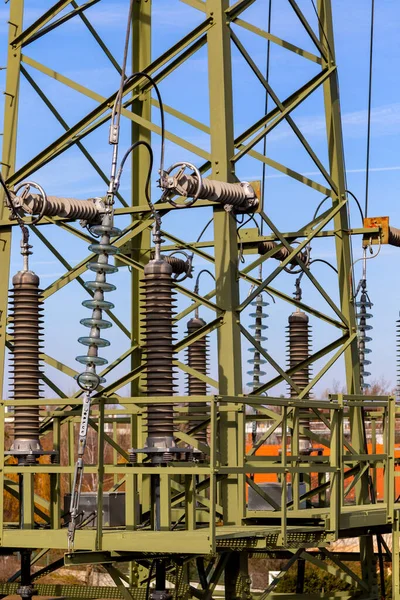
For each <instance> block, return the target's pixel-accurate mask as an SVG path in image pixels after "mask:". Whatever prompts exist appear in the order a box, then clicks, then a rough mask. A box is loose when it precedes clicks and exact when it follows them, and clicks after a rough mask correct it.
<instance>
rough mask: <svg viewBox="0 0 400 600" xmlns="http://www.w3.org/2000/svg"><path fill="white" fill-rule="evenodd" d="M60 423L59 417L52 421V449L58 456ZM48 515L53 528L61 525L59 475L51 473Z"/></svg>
mask: <svg viewBox="0 0 400 600" xmlns="http://www.w3.org/2000/svg"><path fill="white" fill-rule="evenodd" d="M60 441H61V425H60V419H58V418H56V419H54V422H53V449H54V450H55V452H57V456H58V457H59V456H60V451H61V447H60ZM58 462H60V459H58ZM50 507H51V508H50V516H51V526H52V528H53V529H60V527H61V475H60V474H59V473H52V474H51V475H50Z"/></svg>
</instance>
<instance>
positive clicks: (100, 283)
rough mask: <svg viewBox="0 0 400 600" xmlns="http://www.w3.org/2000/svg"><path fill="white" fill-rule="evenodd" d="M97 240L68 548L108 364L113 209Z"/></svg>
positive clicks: (96, 229) (96, 231) (94, 229)
mask: <svg viewBox="0 0 400 600" xmlns="http://www.w3.org/2000/svg"><path fill="white" fill-rule="evenodd" d="M89 231H90V233H91V234H92V235H93V236H97V239H94V240H93V243H92V244H90V246H89V250H90V251H91V252H92V253H94V254H95V255H96V256H97V259H96V260H95V261H92V262H89V263H88V264H87V268H88V269H89V270H90V271H92V272H94V273H96V277H95V280H94V281H88V282H87V283H85V287H86V288H87V289H88V290H90V291H91V292H93V297H92V298H91V299H90V300H84V302H83V303H82V304H83V306H84V307H85V308H89V309H90V310H91V311H92V314H91V316H90V317H88V318H84V319H82V320H81V325H83V326H84V327H87V328H88V329H89V335H87V336H82V337H80V338H79V340H78V341H79V343H81V344H83V345H84V346H86V347H87V352H86V354H84V355H79V356H77V357H76V360H77V361H78V362H79V363H81V364H83V365H85V370H84V371H83V372H82V373H80V374H79V375H77V376H76V380H77V382H78V385H79V387H80V388H81V389H82V390H83V391H84V395H83V407H82V416H81V424H80V431H79V443H78V458H77V462H76V464H75V474H74V482H73V489H72V493H71V508H70V512H71V520H70V522H69V526H68V547H69V549H70V550H71V549H72V548H73V545H74V538H75V530H76V526H77V524H78V523H77V521H78V516H79V503H80V494H81V489H82V481H83V472H84V453H85V448H86V437H87V430H88V423H89V415H90V405H91V398H92V394H93V393H94V392H95V390H96V389H97V388H98V387H99V385H100V383H103V382H104V381H105V380H104V378H103V377H100V375H98V374H97V373H96V368H97V367H99V366H102V365H105V364H107V362H108V361H107V359H105V358H103V357H101V356H99V348H105V347H107V346H109V345H110V342H109V341H108V340H107V339H105V338H103V337H101V331H102V330H103V329H108V328H109V327H111V323H110V321H107V320H106V319H104V318H103V311H105V310H111V309H112V308H114V305H113V304H112V303H111V302H108V301H107V300H105V299H104V294H105V293H107V292H112V291H114V290H115V289H116V287H115V285H113V284H112V283H109V282H108V281H107V275H111V274H113V273H116V272H117V271H118V267H116V266H115V265H112V264H110V263H109V259H110V257H112V256H114V255H115V254H117V253H118V248H117V247H116V246H115V245H113V244H112V243H111V239H112V238H113V237H116V236H119V235H120V234H121V231H120V230H119V229H117V228H116V227H114V218H113V214H112V211H109V212H107V213H105V214H104V215H103V218H102V222H101V224H100V225H92V226H91V227H90V228H89Z"/></svg>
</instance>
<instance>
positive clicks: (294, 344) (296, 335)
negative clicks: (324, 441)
mask: <svg viewBox="0 0 400 600" xmlns="http://www.w3.org/2000/svg"><path fill="white" fill-rule="evenodd" d="M310 351H311V335H310V325H309V319H308V316H307V315H306V314H305V313H304V312H302V311H295V312H294V313H292V314H291V315H290V317H289V326H288V363H289V368H293V367H295V366H296V365H298V364H299V363H300V362H303V360H307V358H308V357H309V356H310ZM291 378H292V379H293V381H294V383H295V384H296V385H297V387H298V388H299V390H300V391H302V390H304V388H306V387H307V386H308V384H309V383H310V367H306V368H304V369H300V370H299V371H296V373H293V374H292V375H291ZM296 396H297V393H296V391H295V390H294V389H293V388H290V397H291V398H296ZM309 398H310V393H309V392H308V393H307V394H305V396H304V398H303V399H304V400H308V399H309ZM309 424H310V419H309V418H307V417H305V418H304V417H303V418H301V419H300V425H301V426H303V427H307V428H308V427H309ZM302 439H305V440H306V443H304V442H303V444H302V441H301V440H302ZM308 444H309V442H308V438H307V437H306V436H304V435H302V434H300V445H301V446H302V445H303V447H305V446H307V445H308Z"/></svg>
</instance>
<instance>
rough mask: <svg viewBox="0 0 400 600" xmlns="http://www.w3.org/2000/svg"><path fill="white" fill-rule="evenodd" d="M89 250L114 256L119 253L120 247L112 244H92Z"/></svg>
mask: <svg viewBox="0 0 400 600" xmlns="http://www.w3.org/2000/svg"><path fill="white" fill-rule="evenodd" d="M89 250H90V252H93V253H94V254H107V256H113V255H115V254H118V253H119V248H117V247H116V246H113V245H112V244H90V246H89Z"/></svg>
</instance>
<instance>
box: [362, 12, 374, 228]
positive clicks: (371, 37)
mask: <svg viewBox="0 0 400 600" xmlns="http://www.w3.org/2000/svg"><path fill="white" fill-rule="evenodd" d="M374 24H375V0H371V29H370V41H369V81H368V117H367V156H366V165H365V210H364V214H365V216H366V217H367V216H368V200H369V198H368V196H369V162H370V155H371V103H372V68H373V57H374Z"/></svg>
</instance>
